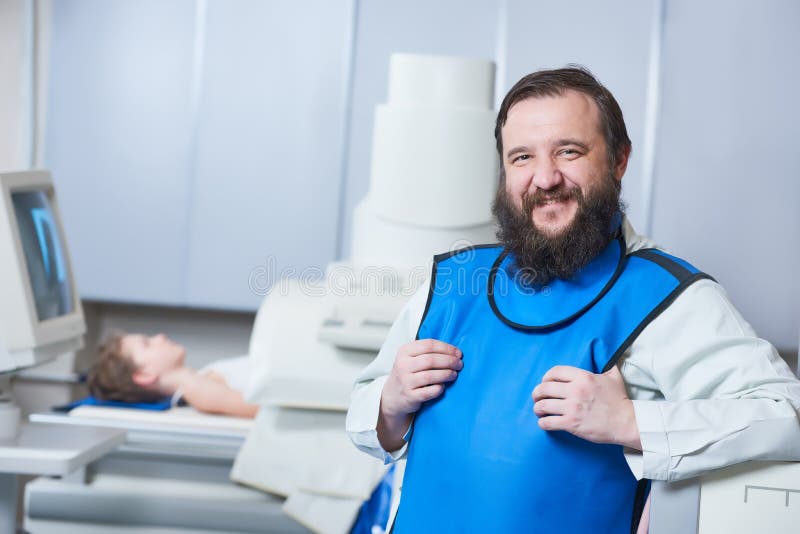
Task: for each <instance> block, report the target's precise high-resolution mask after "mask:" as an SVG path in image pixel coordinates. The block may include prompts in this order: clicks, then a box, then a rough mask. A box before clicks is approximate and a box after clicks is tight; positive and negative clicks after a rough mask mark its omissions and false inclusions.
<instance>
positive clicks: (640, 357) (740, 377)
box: [347, 68, 800, 533]
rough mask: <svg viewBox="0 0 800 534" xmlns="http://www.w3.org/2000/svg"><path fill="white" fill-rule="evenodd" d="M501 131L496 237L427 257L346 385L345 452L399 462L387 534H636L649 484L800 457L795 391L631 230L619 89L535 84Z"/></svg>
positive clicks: (678, 268) (565, 74) (754, 344)
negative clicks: (624, 198)
mask: <svg viewBox="0 0 800 534" xmlns="http://www.w3.org/2000/svg"><path fill="white" fill-rule="evenodd" d="M495 138H496V140H497V149H498V153H499V155H500V157H501V160H502V169H503V170H502V176H501V180H500V186H499V188H498V192H497V196H496V199H495V202H494V206H493V210H494V213H495V216H496V218H497V222H498V226H499V231H498V238H499V240H500V244H498V245H482V246H477V247H471V248H468V249H463V250H459V251H455V252H450V253H446V254H441V255H439V256H437V257H436V258H435V260H434V268H433V272H432V277H431V280H430V282H429V285H427V286H426V287H423V288H421V290H420V291H419V292H418V293H417V294H416V295H415V296H414V297H413V298H412V299H411V301H410V302H409V304H408V305H407V306H406V308H405V309H404V310H403V312H402V313H401V314H400V316H399V317H398V319H397V320H396V322H395V324H394V326H393V327H392V330H391V332H390V334H389V336H388V338H387V340H386V342H385V343H384V345H383V347H382V348H381V351H380V353H379V354H378V356H377V358H376V359H375V361H373V362H372V364H370V366H369V367H368V368H367V369H366V370H365V371H364V372H363V373H362V376H361V377H360V378H359V380H358V381H357V383H356V386H355V389H354V391H353V396H352V404H351V408H350V411H349V413H348V419H347V430H348V433H349V434H350V437H351V439H352V440H353V442H354V443H355V444H356V445H357V446H358V447H359V448H361V449H362V450H364V451H366V452H368V453H370V454H373V455H375V456H377V457H379V458H382V459H384V460H385V461H394V460H397V459H399V458H403V457H406V456H407V459H408V463H407V467H406V473H405V478H404V480H403V490H402V496H401V499H400V506H399V510H398V512H397V516H396V520H395V524H394V532H396V533H406V532H413V533H419V532H437V533H438V532H542V533H545V532H546V533H551V532H559V533H579V532H580V533H583V532H631V531H635V530H636V528H637V526H638V525H639V521H640V518H641V515H642V509H643V505H644V503H645V498H646V495H647V491H648V487H649V486H648V484H647V480H648V479H660V480H677V479H681V478H687V477H691V476H696V475H699V474H701V473H703V472H706V471H708V470H711V469H715V468H719V467H723V466H727V465H731V464H734V463H737V462H741V461H745V460H748V459H753V458H759V459H765V458H772V459H797V458H800V424H799V423H798V418H797V414H796V410H797V408H800V383H799V382H798V381H797V380H796V379H795V378H794V376H793V374H792V373H791V371H790V370H789V368H788V367H787V366H786V364H785V363H784V362H783V361H782V360H781V359H780V358H779V357H778V355H777V353H776V351H775V349H774V348H773V347H772V346H771V345H770V344H769V343H767V342H766V341H764V340H761V339H759V338H758V337H756V335H755V333H754V332H753V330H752V329H751V328H750V326H749V325H748V324H747V323H746V322H745V321H744V320H743V319H742V317H741V316H740V315H739V314H738V312H737V311H736V310H735V309H734V307H733V306H732V305H731V303H730V301H729V300H728V298H727V296H726V294H725V292H724V290H723V289H722V288H721V287H720V286H719V285H718V284H717V283H716V282H715V281H714V280H713V279H712V278H711V277H709V276H708V275H705V274H704V273H702V272H700V271H699V270H697V269H696V268H695V267H693V266H692V265H691V264H689V263H688V262H686V261H685V260H682V259H679V258H676V257H674V256H671V255H669V254H667V253H666V252H664V251H663V250H661V249H660V248H658V247H657V246H656V245H655V244H654V243H652V242H651V241H649V240H648V239H647V238H645V237H643V236H641V235H638V234H637V233H636V232H635V231H634V230H633V228H632V227H631V225H630V223H629V222H628V221H627V219H626V218H625V216H624V206H623V205H622V203H621V202H620V191H621V186H620V184H621V180H622V177H623V175H624V174H625V169H626V166H627V163H628V158H629V156H630V152H631V142H630V139H629V138H628V135H627V131H626V128H625V123H624V120H623V117H622V111H621V110H620V108H619V105H618V104H617V102H616V100H615V99H614V97H613V96H612V95H611V93H610V92H609V91H608V90H607V89H606V88H605V87H603V86H602V85H601V84H600V83H599V82H598V81H597V80H596V79H595V78H594V77H593V76H592V75H591V74H590V73H589V72H588V71H586V70H583V69H580V68H566V69H558V70H550V71H540V72H536V73H533V74H530V75H528V76H526V77H524V78H522V79H521V80H520V81H519V82H518V83H517V84H516V85H515V86H514V87H513V88H512V89H511V91H509V93H508V94H507V95H506V97H505V99H504V101H503V103H502V106H501V108H500V111H499V113H498V117H497V124H496V128H495ZM486 273H488V276H486ZM463 280H468V283H466V284H464V283H463Z"/></svg>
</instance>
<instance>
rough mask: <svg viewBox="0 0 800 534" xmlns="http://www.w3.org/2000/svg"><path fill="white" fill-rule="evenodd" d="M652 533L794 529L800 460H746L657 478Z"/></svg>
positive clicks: (756, 533) (799, 513)
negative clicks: (682, 476)
mask: <svg viewBox="0 0 800 534" xmlns="http://www.w3.org/2000/svg"><path fill="white" fill-rule="evenodd" d="M651 493H652V499H653V500H652V504H651V509H650V530H649V534H673V533H675V532H681V533H684V532H685V533H686V534H761V533H762V532H769V533H770V534H793V533H795V532H797V530H798V525H800V462H746V463H743V464H738V465H735V466H732V467H728V468H726V469H721V470H719V471H715V472H712V473H709V474H707V475H705V476H703V477H700V478H699V479H690V480H685V481H680V482H674V483H666V482H658V483H653V488H652V490H651Z"/></svg>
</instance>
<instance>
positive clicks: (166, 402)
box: [53, 395, 172, 412]
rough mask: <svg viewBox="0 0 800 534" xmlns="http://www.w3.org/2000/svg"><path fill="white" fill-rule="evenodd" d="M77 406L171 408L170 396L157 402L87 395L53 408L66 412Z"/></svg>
mask: <svg viewBox="0 0 800 534" xmlns="http://www.w3.org/2000/svg"><path fill="white" fill-rule="evenodd" d="M78 406H113V407H115V408H133V409H136V410H156V411H164V410H169V409H170V408H172V405H171V399H170V397H166V398H164V399H162V400H160V401H158V402H121V401H109V400H100V399H97V398H95V397H92V396H91V395H89V396H88V397H85V398H83V399H78V400H76V401H74V402H71V403H69V404H65V405H63V406H55V407H54V408H53V410H55V411H57V412H68V411H70V410H72V409H73V408H77V407H78Z"/></svg>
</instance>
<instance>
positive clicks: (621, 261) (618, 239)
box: [486, 233, 628, 332]
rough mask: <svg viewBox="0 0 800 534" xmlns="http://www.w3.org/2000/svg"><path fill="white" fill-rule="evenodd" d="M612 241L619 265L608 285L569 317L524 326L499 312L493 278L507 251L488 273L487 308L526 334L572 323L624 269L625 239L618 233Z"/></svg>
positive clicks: (608, 288)
mask: <svg viewBox="0 0 800 534" xmlns="http://www.w3.org/2000/svg"><path fill="white" fill-rule="evenodd" d="M613 241H616V242H617V244H618V245H619V247H620V256H619V263H617V268H616V270H615V271H614V274H613V275H612V276H611V279H610V280H609V281H608V283H606V285H605V287H603V289H602V290H601V291H600V292H599V293H598V294H597V296H595V297H594V298H593V299H592V301H591V302H589V304H587V305H586V306H584V307H583V308H581V309H580V310H578V311H577V312H575V313H573V314H572V315H570V316H569V317H566V318H564V319H561V320H559V321H556V322H554V323H551V324H546V325H525V324H520V323H516V322H514V321H512V320H511V319H509V318H508V317H506V316H505V315H503V314H502V313H501V312H500V310H499V308H498V307H497V304H496V303H495V301H494V281H495V278H496V277H497V271H498V270H499V269H500V265H501V264H502V263H503V260H505V258H506V257H507V256H508V254H509V251H508V250H504V251H503V252H502V253H501V254H500V256H499V257H498V258H497V260H495V262H494V265H492V270H491V271H490V272H489V285H488V289H487V291H486V293H487V295H488V297H489V306H490V307H491V308H492V311H493V312H494V314H495V315H496V316H497V318H498V319H500V320H501V321H503V322H504V323H505V324H507V325H508V326H510V327H512V328H517V329H519V330H526V331H528V332H539V331H542V330H550V329H552V328H557V327H559V326H563V325H565V324H567V323H569V322H572V321H574V320H575V319H577V318H578V317H580V316H581V315H583V314H584V313H586V312H587V311H588V310H589V309H590V308H591V307H592V306H594V305H595V304H597V302H598V301H600V299H602V298H603V297H604V296H605V295H606V293H608V292H609V291H610V290H611V287H612V286H613V285H614V283H616V281H617V279H618V278H619V277H620V275H621V274H622V271H623V270H624V268H625V264H626V262H627V258H628V257H627V255H626V254H625V251H626V250H627V246H626V244H625V238H624V237H623V236H622V234H621V233H620V235H618V236H617V237H616V238H614V240H613Z"/></svg>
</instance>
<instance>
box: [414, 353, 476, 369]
mask: <svg viewBox="0 0 800 534" xmlns="http://www.w3.org/2000/svg"><path fill="white" fill-rule="evenodd" d="M462 367H464V364H463V363H462V361H461V358H459V357H457V356H453V355H451V354H421V355H419V356H416V357H414V358H412V359H411V360H410V362H409V370H410V371H411V372H412V373H416V372H419V371H425V370H427V369H453V370H455V371H460V370H461V368H462Z"/></svg>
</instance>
